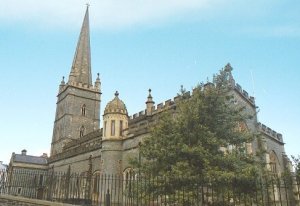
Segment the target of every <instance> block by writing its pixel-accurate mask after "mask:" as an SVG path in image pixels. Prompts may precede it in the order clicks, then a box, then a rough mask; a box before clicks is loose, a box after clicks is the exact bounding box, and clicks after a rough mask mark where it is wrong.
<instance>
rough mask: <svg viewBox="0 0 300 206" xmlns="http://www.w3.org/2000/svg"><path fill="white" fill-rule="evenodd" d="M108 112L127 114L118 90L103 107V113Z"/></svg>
mask: <svg viewBox="0 0 300 206" xmlns="http://www.w3.org/2000/svg"><path fill="white" fill-rule="evenodd" d="M109 113H119V114H126V115H127V109H126V106H125V104H124V102H123V101H122V100H120V99H119V92H118V91H116V93H115V98H114V99H113V100H111V101H110V102H108V104H107V105H106V107H105V110H104V114H109Z"/></svg>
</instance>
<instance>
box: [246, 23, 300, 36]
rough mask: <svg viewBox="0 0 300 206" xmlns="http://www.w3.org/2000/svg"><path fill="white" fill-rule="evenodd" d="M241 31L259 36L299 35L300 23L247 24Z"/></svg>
mask: <svg viewBox="0 0 300 206" xmlns="http://www.w3.org/2000/svg"><path fill="white" fill-rule="evenodd" d="M242 33H244V34H249V35H252V36H253V35H254V36H259V37H278V38H281V37H283V38H285V37H300V25H293V24H285V25H274V26H271V25H268V26H254V27H251V26H249V27H247V28H244V29H242Z"/></svg>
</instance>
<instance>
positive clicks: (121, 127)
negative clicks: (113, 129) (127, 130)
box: [120, 120, 123, 136]
mask: <svg viewBox="0 0 300 206" xmlns="http://www.w3.org/2000/svg"><path fill="white" fill-rule="evenodd" d="M122 135H123V120H120V136H122Z"/></svg>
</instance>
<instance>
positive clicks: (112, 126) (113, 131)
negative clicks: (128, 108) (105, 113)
mask: <svg viewBox="0 0 300 206" xmlns="http://www.w3.org/2000/svg"><path fill="white" fill-rule="evenodd" d="M111 136H115V120H111Z"/></svg>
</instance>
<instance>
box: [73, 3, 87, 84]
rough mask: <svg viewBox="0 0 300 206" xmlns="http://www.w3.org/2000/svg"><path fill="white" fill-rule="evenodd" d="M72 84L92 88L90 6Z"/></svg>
mask: <svg viewBox="0 0 300 206" xmlns="http://www.w3.org/2000/svg"><path fill="white" fill-rule="evenodd" d="M72 82H75V83H82V84H83V85H88V86H92V74H91V48H90V28H89V5H87V8H86V12H85V16H84V20H83V23H82V27H81V31H80V36H79V39H78V42H77V48H76V52H75V56H74V59H73V63H72V68H71V72H70V76H69V83H72Z"/></svg>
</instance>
